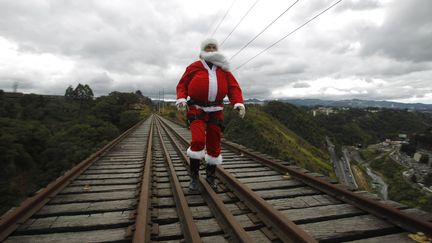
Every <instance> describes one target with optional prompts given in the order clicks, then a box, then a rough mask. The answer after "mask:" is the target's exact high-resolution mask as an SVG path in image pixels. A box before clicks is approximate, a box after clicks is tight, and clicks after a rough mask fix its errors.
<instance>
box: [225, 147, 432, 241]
mask: <svg viewBox="0 0 432 243" xmlns="http://www.w3.org/2000/svg"><path fill="white" fill-rule="evenodd" d="M222 144H223V145H224V146H226V147H229V148H231V149H233V150H236V151H238V152H240V153H243V154H244V155H246V156H248V157H250V158H253V159H255V160H258V161H259V162H261V163H263V164H264V165H267V166H268V167H270V168H273V169H275V170H277V171H279V172H281V173H283V174H286V173H289V174H290V175H291V176H292V177H293V178H295V179H297V180H299V181H301V182H303V183H304V184H306V185H308V186H310V187H313V188H315V189H317V190H319V191H321V192H323V193H325V194H328V195H331V196H333V197H335V198H337V199H339V200H341V201H343V202H346V203H349V204H351V205H354V206H356V207H358V208H360V209H362V210H364V211H366V212H368V213H370V214H373V215H375V216H377V217H379V218H382V219H385V220H388V221H390V222H391V223H393V224H395V225H397V226H399V227H401V228H403V229H405V230H407V231H410V232H418V231H421V232H423V233H425V234H427V235H429V236H431V235H432V223H431V222H428V221H426V220H422V219H420V218H418V217H415V216H412V215H410V214H408V213H405V212H403V211H400V210H398V209H395V208H393V207H389V206H386V205H384V204H382V203H379V202H377V201H375V200H372V199H369V198H366V197H363V196H360V195H358V194H356V193H354V192H351V191H349V190H346V189H344V188H341V187H339V186H337V185H333V184H331V183H329V182H327V181H325V180H323V179H320V178H317V177H313V176H310V175H307V174H305V173H303V172H300V171H297V170H295V169H292V168H290V167H288V166H285V165H282V164H279V163H277V162H274V161H272V160H270V159H267V158H265V157H263V156H260V155H258V154H255V153H252V152H250V151H247V150H245V149H243V148H241V147H239V146H236V145H233V144H230V143H227V142H225V141H223V142H222Z"/></svg>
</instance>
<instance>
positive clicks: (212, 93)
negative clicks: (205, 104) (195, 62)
mask: <svg viewBox="0 0 432 243" xmlns="http://www.w3.org/2000/svg"><path fill="white" fill-rule="evenodd" d="M201 62H203V65H204V67H205V68H206V69H207V71H208V75H209V89H208V100H209V101H210V102H213V101H215V100H216V95H217V91H218V82H217V76H216V65H213V66H212V68H211V69H210V68H209V66H207V63H206V62H205V61H203V60H201Z"/></svg>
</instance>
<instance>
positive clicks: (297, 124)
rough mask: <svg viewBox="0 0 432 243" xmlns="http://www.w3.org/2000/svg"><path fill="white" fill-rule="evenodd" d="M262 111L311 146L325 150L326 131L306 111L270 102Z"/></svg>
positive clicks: (289, 105) (285, 104)
mask: <svg viewBox="0 0 432 243" xmlns="http://www.w3.org/2000/svg"><path fill="white" fill-rule="evenodd" d="M263 110H264V111H265V112H266V113H268V114H269V115H271V116H273V117H274V118H276V119H277V120H279V121H280V122H281V123H282V124H283V125H284V126H286V127H287V128H289V129H290V130H292V131H295V132H296V133H297V134H298V135H300V136H301V137H302V138H303V139H305V140H307V141H308V142H309V143H311V144H312V145H314V146H316V147H318V148H323V149H326V144H325V139H324V138H325V135H326V131H325V130H324V129H323V128H322V127H321V126H320V124H318V123H317V122H316V121H315V120H314V118H313V116H312V115H311V114H310V113H308V112H307V110H306V109H304V108H301V107H297V106H294V105H291V104H287V103H281V102H276V101H271V102H269V103H267V104H266V105H265V106H264V107H263Z"/></svg>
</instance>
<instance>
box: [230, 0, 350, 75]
mask: <svg viewBox="0 0 432 243" xmlns="http://www.w3.org/2000/svg"><path fill="white" fill-rule="evenodd" d="M340 2H342V0H339V1H337V2H335V3H333V4H332V5H330V7H328V8H326V9H324V10H323V11H321V12H320V13H319V14H317V15H315V16H314V17H312V18H311V19H309V20H308V21H306V22H305V23H304V24H302V25H300V26H299V27H297V28H295V29H294V30H293V31H291V32H290V33H288V34H287V35H285V36H284V37H282V38H280V39H279V40H278V41H276V42H274V43H273V44H271V45H270V46H268V47H267V48H265V49H264V50H262V51H260V52H259V53H258V54H256V55H255V56H253V57H252V58H250V59H249V60H247V61H246V62H244V63H243V64H241V65H240V66H238V67H236V68H235V69H234V70H233V71H236V70H238V69H240V68H241V67H243V66H244V65H246V64H248V63H249V62H250V61H252V60H253V59H255V58H256V57H257V56H259V55H261V54H262V53H264V52H266V51H267V50H268V49H270V48H272V47H273V46H275V45H277V44H278V43H279V42H281V41H282V40H284V39H286V38H287V37H288V36H290V35H292V34H294V32H296V31H297V30H299V29H301V28H303V27H304V26H305V25H307V24H308V23H309V22H311V21H312V20H314V19H316V18H318V17H319V16H320V15H321V14H323V13H325V12H327V11H328V10H330V9H331V8H333V7H334V6H336V5H337V4H339V3H340Z"/></svg>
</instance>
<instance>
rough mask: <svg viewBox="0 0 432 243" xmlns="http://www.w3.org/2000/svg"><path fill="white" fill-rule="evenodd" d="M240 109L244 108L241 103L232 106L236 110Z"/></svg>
mask: <svg viewBox="0 0 432 243" xmlns="http://www.w3.org/2000/svg"><path fill="white" fill-rule="evenodd" d="M240 107H243V108H245V106H244V105H243V104H242V103H235V104H234V109H237V108H240ZM240 109H241V108H240Z"/></svg>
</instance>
